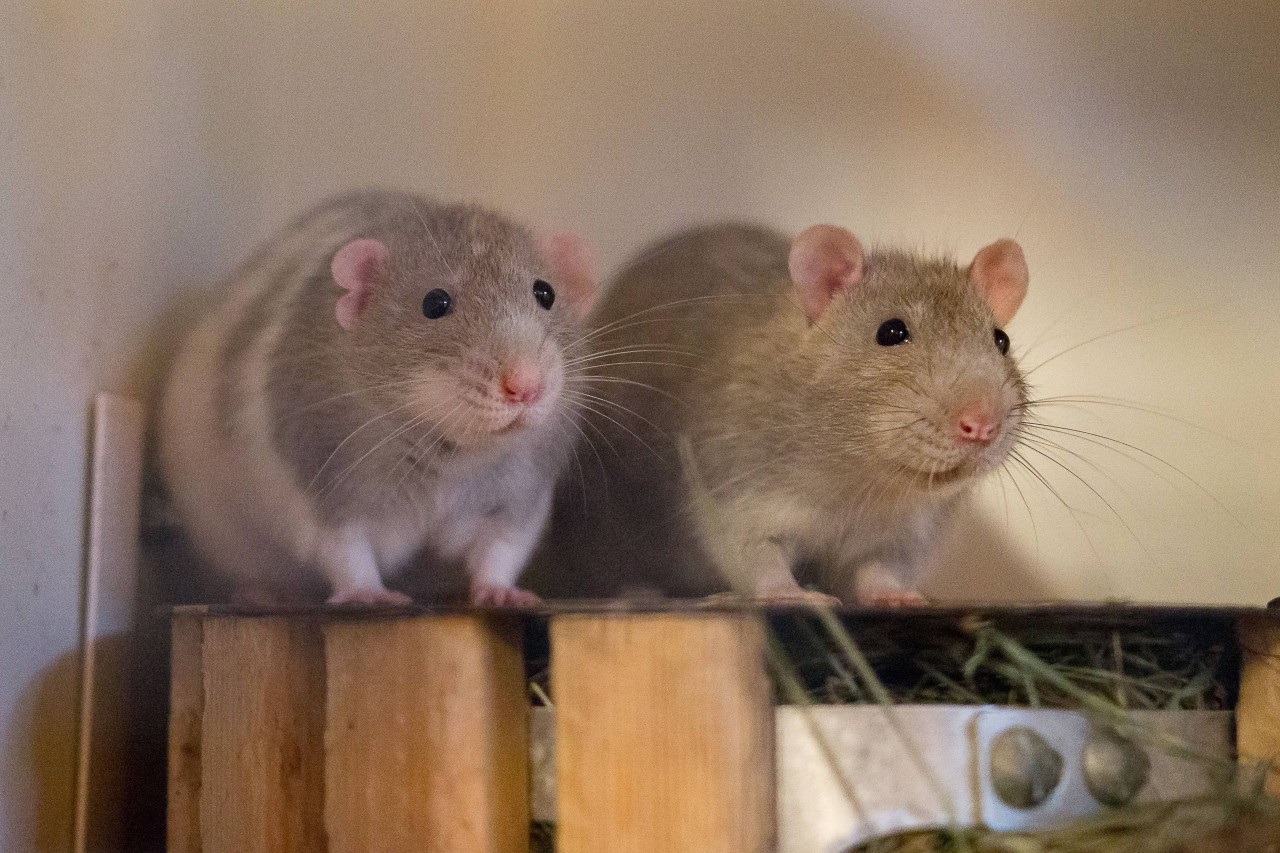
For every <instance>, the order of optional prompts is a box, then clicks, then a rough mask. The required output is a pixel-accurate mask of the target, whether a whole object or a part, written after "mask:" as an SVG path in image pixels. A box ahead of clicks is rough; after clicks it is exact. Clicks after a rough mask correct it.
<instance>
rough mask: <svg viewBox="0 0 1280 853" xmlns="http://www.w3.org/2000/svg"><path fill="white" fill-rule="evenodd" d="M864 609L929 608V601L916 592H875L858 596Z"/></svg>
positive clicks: (887, 590)
mask: <svg viewBox="0 0 1280 853" xmlns="http://www.w3.org/2000/svg"><path fill="white" fill-rule="evenodd" d="M858 603H859V604H861V605H862V606H863V607H927V606H928V604H929V599H927V598H925V597H924V596H923V595H921V594H920V593H918V592H916V591H915V590H892V589H884V590H873V591H871V592H868V593H865V594H862V595H859V596H858Z"/></svg>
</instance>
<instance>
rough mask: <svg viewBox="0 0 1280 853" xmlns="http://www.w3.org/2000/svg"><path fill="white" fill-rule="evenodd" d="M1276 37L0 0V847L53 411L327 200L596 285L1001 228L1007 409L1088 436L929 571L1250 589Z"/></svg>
mask: <svg viewBox="0 0 1280 853" xmlns="http://www.w3.org/2000/svg"><path fill="white" fill-rule="evenodd" d="M1277 44H1280V4H1276V3H1274V2H1272V0H1241V2H1223V3H1205V2H1191V0H1177V1H1176V2H1150V0H1105V2H1104V0H1094V2H1076V3H1070V4H1024V3H1015V2H997V0H981V1H980V2H969V3H960V4H926V3H919V2H898V0H881V1H880V2H874V0H861V2H860V0H845V2H836V0H829V2H821V0H809V1H808V2H790V3H783V2H754V0H744V2H738V3H725V2H698V3H687V2H671V3H657V2H647V0H646V2H639V1H638V0H637V2H627V3H597V2H548V3H527V2H518V0H494V2H488V3H483V4H479V3H477V4H470V3H439V2H410V0H386V2H379V3H360V4H356V3H336V2H327V0H324V2H305V3H304V2H284V0H273V2H260V0H254V1H253V2H224V3H202V2H194V0H180V2H170V3H160V2H152V0H122V2H117V3H109V4H108V3H98V4H90V3H79V2H72V0H51V2H36V0H0V281H2V282H3V287H4V293H5V294H6V298H5V300H4V308H3V310H0V347H2V348H3V361H0V563H2V565H0V737H2V738H3V750H0V756H2V757H0V849H3V850H5V851H9V853H25V851H29V850H61V849H66V846H67V843H68V838H69V826H70V824H69V819H68V817H67V814H68V809H69V807H70V798H71V775H70V767H71V757H72V753H73V742H72V737H71V732H72V730H73V721H74V714H75V686H76V681H75V666H74V663H75V657H74V656H75V651H76V638H77V630H78V625H79V619H80V616H79V613H80V611H79V607H80V593H81V577H82V565H83V563H82V561H83V557H82V540H83V522H82V514H83V509H84V494H85V438H86V430H87V420H86V416H87V410H88V401H89V398H90V395H91V394H92V393H93V392H94V391H95V390H98V389H110V390H117V391H125V392H131V393H137V394H141V395H150V394H151V393H152V392H153V390H154V389H155V387H156V380H157V376H158V374H159V370H160V367H161V365H162V363H163V358H164V354H165V352H166V350H167V348H168V347H169V346H170V345H171V343H172V341H173V339H174V337H175V336H176V334H177V333H178V331H179V330H180V329H181V328H182V327H183V324H184V323H185V322H186V320H187V318H188V317H189V315H190V312H191V306H192V305H193V304H194V303H195V302H196V301H198V297H199V295H200V294H201V293H202V292H204V291H205V290H206V289H207V288H209V287H210V286H212V285H213V284H215V283H216V282H217V281H218V280H219V279H220V278H222V277H223V276H225V275H226V274H227V273H228V272H229V271H230V269H231V268H232V267H233V265H234V264H235V263H236V262H237V261H238V260H239V259H240V258H241V257H242V256H243V255H244V254H245V253H246V252H247V251H248V250H249V249H250V248H251V247H252V246H253V244H254V243H255V242H257V241H258V240H260V239H261V238H263V237H264V236H265V235H266V234H267V233H268V232H269V231H270V230H271V229H273V228H274V227H276V226H278V225H279V224H281V223H282V222H283V221H284V220H285V219H286V218H288V217H289V216H290V215H292V214H293V213H295V212H297V211H298V210H299V209H300V208H301V207H303V206H305V205H307V204H309V203H311V202H312V201H314V200H316V199H317V198H319V197H320V196H322V195H324V194H326V193H328V192H331V191H335V190H339V189H343V188H347V187H350V186H353V185H364V184H373V183H377V184H396V185H404V186H408V187H413V188H417V189H420V190H423V191H427V192H430V193H434V194H438V195H440V196H445V197H450V198H458V197H466V198H474V199H478V200H482V201H485V202H489V203H492V204H494V205H498V206H501V207H503V208H506V209H508V210H509V211H511V212H513V213H515V214H518V215H520V216H523V217H527V218H528V219H530V220H532V221H533V222H535V223H538V224H541V225H544V226H548V227H570V228H575V229H579V230H581V231H582V232H584V233H585V234H586V235H587V236H588V237H590V239H591V240H592V241H593V243H594V244H595V245H596V247H597V248H598V251H599V254H600V256H601V258H602V260H603V262H604V266H605V268H606V269H608V268H612V267H614V266H616V265H617V264H618V263H619V262H621V261H622V260H623V259H624V258H625V256H626V255H627V254H628V253H629V252H631V251H633V250H634V249H635V248H637V247H638V246H639V244H641V243H644V242H646V241H648V240H650V239H652V238H654V237H655V236H657V235H659V234H660V233H661V232H664V231H668V230H670V229H674V228H677V227H679V226H681V225H684V224H687V223H692V222H695V221H698V220H703V219H707V218H712V217H726V216H733V217H744V216H745V217H750V218H756V219H760V220H763V221H766V222H771V223H774V224H776V225H779V226H781V227H784V228H787V229H799V228H801V227H803V226H805V225H807V224H810V223H813V222H816V221H832V222H837V223H842V224H845V225H847V226H849V227H850V228H852V229H853V230H854V231H855V233H857V234H858V235H859V236H861V237H862V238H863V240H864V241H866V242H870V243H874V242H885V243H898V244H904V245H906V246H911V247H922V248H927V249H931V250H945V251H952V252H954V253H956V254H957V255H958V256H959V257H960V258H961V259H962V260H966V261H967V259H968V258H969V257H971V255H972V253H973V252H974V251H976V250H977V249H978V248H979V247H981V246H982V245H984V244H986V243H987V242H989V241H991V240H993V239H995V238H996V237H999V236H1005V235H1011V236H1016V237H1017V239H1018V240H1020V241H1021V243H1022V244H1023V246H1024V247H1025V249H1026V252H1027V256H1028V258H1029V259H1030V264H1031V270H1032V289H1031V294H1030V297H1029V300H1028V302H1027V303H1026V306H1025V308H1024V309H1023V312H1022V314H1021V315H1020V316H1019V317H1018V318H1017V320H1016V321H1015V322H1014V323H1013V324H1012V326H1011V327H1010V330H1009V331H1010V333H1011V335H1012V337H1013V340H1014V346H1015V348H1016V350H1017V351H1018V352H1019V353H1022V354H1023V355H1024V359H1025V363H1026V364H1027V365H1028V366H1034V365H1037V364H1039V363H1041V362H1045V364H1044V366H1043V367H1042V368H1040V369H1038V370H1036V371H1035V372H1034V373H1033V374H1032V378H1033V379H1034V381H1035V384H1036V386H1037V389H1038V394H1039V395H1041V396H1046V397H1048V396H1060V395H1073V396H1074V395H1091V396H1096V397H1103V398H1108V400H1110V401H1111V402H1114V403H1116V404H1115V405H1111V404H1105V403H1099V402H1094V403H1082V404H1080V405H1079V406H1076V407H1074V408H1073V407H1067V406H1056V407H1053V408H1045V409H1044V410H1043V411H1042V416H1043V418H1044V419H1046V420H1049V421H1051V422H1053V423H1057V424H1062V425H1065V426H1070V427H1073V428H1077V429H1081V430H1086V431H1088V432H1090V433H1096V434H1098V435H1101V436H1106V437H1107V438H1105V439H1098V441H1101V442H1102V444H1096V443H1091V442H1090V441H1088V440H1085V439H1084V438H1072V437H1070V436H1065V435H1064V436H1063V438H1062V442H1061V443H1062V444H1063V446H1064V448H1065V450H1059V451H1055V454H1056V455H1057V457H1058V462H1052V461H1050V460H1048V459H1046V458H1042V457H1036V456H1035V455H1034V454H1032V455H1031V459H1032V461H1034V462H1035V463H1036V465H1037V467H1038V469H1039V471H1040V474H1041V475H1042V476H1043V477H1044V478H1045V480H1047V481H1048V484H1049V485H1050V486H1052V491H1051V490H1050V488H1047V487H1046V485H1045V484H1044V483H1040V482H1038V481H1037V480H1036V478H1034V477H1033V476H1032V475H1031V474H1030V473H1029V472H1026V471H1020V470H1018V469H1014V470H1013V471H1012V472H1011V475H1006V476H1005V477H1003V478H1001V479H999V480H993V481H992V482H991V483H990V484H988V486H987V487H986V488H984V490H983V494H982V497H981V501H980V505H979V507H978V508H977V509H976V510H975V511H974V512H973V513H972V514H971V516H970V517H968V518H966V519H965V521H964V523H963V524H962V525H961V526H960V529H959V530H958V531H957V535H956V536H955V537H953V540H954V541H953V542H952V545H951V547H950V550H949V551H948V553H947V554H946V555H944V557H943V558H942V559H941V560H940V562H941V563H942V565H941V566H940V567H939V572H938V575H937V579H936V581H935V583H934V588H933V592H934V593H935V594H937V595H939V596H942V597H963V598H996V599H1035V598H1044V597H1049V596H1060V597H1067V598H1077V599H1102V598H1110V597H1132V598H1137V599H1142V600H1152V601H1197V602H1236V603H1249V604H1260V603H1262V602H1264V601H1265V600H1266V599H1268V598H1270V597H1272V596H1274V595H1280V578H1278V577H1277V565H1280V529H1278V528H1280V526H1278V525H1277V524H1276V519H1277V507H1278V506H1280V428H1278V427H1280V394H1278V393H1277V389H1278V388H1280V360H1278V358H1277V355H1276V344H1277V341H1278V340H1280V51H1278V50H1277V48H1276V45H1277ZM1086 342H1088V343H1086ZM1130 406H1135V407H1137V408H1129V407H1130ZM1108 439H1115V440H1117V441H1120V442H1124V444H1109V443H1108ZM1086 484H1087V485H1086ZM1095 491H1096V493H1095ZM1053 492H1057V495H1055V494H1054V493H1053Z"/></svg>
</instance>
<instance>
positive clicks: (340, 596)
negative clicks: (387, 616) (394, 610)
mask: <svg viewBox="0 0 1280 853" xmlns="http://www.w3.org/2000/svg"><path fill="white" fill-rule="evenodd" d="M329 604H363V605H369V606H373V607H404V606H405V605H406V604H413V599H412V598H410V597H409V596H407V595H405V594H404V593H403V592H396V591H395V590H391V589H384V588H381V587H378V588H372V589H371V588H367V587H357V588H356V589H344V590H340V591H338V592H335V593H334V594H333V595H331V596H329Z"/></svg>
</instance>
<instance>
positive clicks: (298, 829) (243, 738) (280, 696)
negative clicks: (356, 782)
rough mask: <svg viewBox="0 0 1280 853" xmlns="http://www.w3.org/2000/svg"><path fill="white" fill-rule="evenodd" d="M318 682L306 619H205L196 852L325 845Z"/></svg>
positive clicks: (315, 633) (263, 851)
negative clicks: (198, 843)
mask: <svg viewBox="0 0 1280 853" xmlns="http://www.w3.org/2000/svg"><path fill="white" fill-rule="evenodd" d="M324 681H325V679H324V650H323V644H322V639H321V634H320V629H319V626H318V625H317V624H316V623H315V622H314V621H312V620H308V619H290V618H281V617H270V618H260V619H236V618H216V617H215V618H209V619H206V620H205V621H204V718H203V725H202V727H201V731H202V738H201V756H200V758H201V770H202V772H201V791H200V836H201V841H202V843H203V851H204V853H259V851H260V853H323V851H324V850H325V849H326V845H325V838H324V821H323V809H324V743H323V741H324Z"/></svg>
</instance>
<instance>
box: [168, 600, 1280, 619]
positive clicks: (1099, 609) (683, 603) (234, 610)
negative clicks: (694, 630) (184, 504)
mask: <svg viewBox="0 0 1280 853" xmlns="http://www.w3.org/2000/svg"><path fill="white" fill-rule="evenodd" d="M808 612H812V611H811V610H810V609H809V608H807V607H804V606H781V607H779V606H768V607H766V606H761V605H759V604H754V603H747V602H744V603H734V602H726V601H723V600H717V601H714V602H707V601H703V600H698V599H662V600H654V599H645V600H639V599H611V600H557V601H547V602H544V603H543V604H542V605H541V606H539V607H536V608H527V609H517V608H496V607H494V608H471V607H468V606H465V605H456V604H455V605H430V606H428V605H416V604H415V605H407V606H403V607H371V606H365V605H325V604H315V605H289V606H280V607H260V606H244V605H234V604H185V605H175V606H170V607H165V608H162V609H161V614H162V615H163V616H165V617H166V618H170V617H182V616H188V617H238V618H265V617H280V616H291V617H310V618H316V619H328V620H335V621H337V620H344V619H360V620H366V619H404V618H412V617H420V616H443V615H467V614H487V615H498V616H529V617H535V618H548V617H556V616H608V615H680V614H684V615H689V616H697V615H712V614H719V615H726V614H744V613H762V614H766V615H769V616H775V615H776V616H786V615H798V614H804V613H808ZM835 612H836V614H837V615H838V616H840V617H841V618H842V619H843V620H847V621H853V622H857V621H869V622H903V623H927V622H935V621H937V622H943V621H945V622H955V621H956V620H958V619H963V618H965V617H972V616H980V617H989V618H992V619H996V620H1002V619H1010V620H1015V621H1021V620H1023V619H1041V618H1042V619H1049V620H1052V621H1054V622H1067V623H1071V622H1085V623H1095V624H1096V623H1103V622H1105V623H1132V622H1166V621H1178V622H1183V621H1188V620H1189V621H1208V622H1222V621H1233V620H1236V619H1240V618H1242V617H1261V618H1265V619H1269V620H1275V621H1277V622H1280V606H1275V602H1273V606H1268V607H1246V606H1241V605H1216V604H1142V603H1137V602H1131V601H1107V602H1086V601H1045V602H1027V603H1017V604H1011V603H1008V602H981V601H975V602H963V603H960V602H946V603H943V604H937V605H924V606H912V607H894V608H886V607H857V606H854V607H840V608H837V609H836V611H835Z"/></svg>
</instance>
